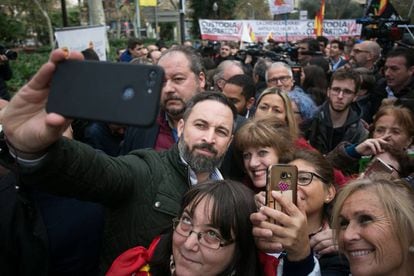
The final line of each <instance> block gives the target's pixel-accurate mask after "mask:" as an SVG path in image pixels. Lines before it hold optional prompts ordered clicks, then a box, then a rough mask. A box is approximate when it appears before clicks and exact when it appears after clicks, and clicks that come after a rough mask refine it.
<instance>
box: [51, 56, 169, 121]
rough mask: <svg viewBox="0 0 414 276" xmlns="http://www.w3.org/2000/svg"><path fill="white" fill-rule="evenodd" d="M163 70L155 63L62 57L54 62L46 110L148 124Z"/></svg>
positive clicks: (156, 105) (152, 118) (153, 113)
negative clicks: (55, 65) (64, 59)
mask: <svg viewBox="0 0 414 276" xmlns="http://www.w3.org/2000/svg"><path fill="white" fill-rule="evenodd" d="M163 80H164V71H163V69H162V68H161V67H159V66H156V65H144V64H130V63H112V62H102V61H93V60H83V61H81V60H66V61H63V62H61V63H59V64H58V65H57V68H56V71H55V73H54V75H53V78H52V82H51V89H50V93H49V97H48V101H47V104H46V111H47V112H48V113H50V112H55V113H58V114H61V115H63V116H65V117H68V118H78V119H88V120H93V121H102V122H109V123H116V124H122V125H135V126H150V125H151V124H153V123H154V122H155V119H156V117H157V114H158V110H159V103H160V93H161V89H162V85H163Z"/></svg>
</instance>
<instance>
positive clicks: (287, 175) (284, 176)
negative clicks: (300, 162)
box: [280, 172, 291, 179]
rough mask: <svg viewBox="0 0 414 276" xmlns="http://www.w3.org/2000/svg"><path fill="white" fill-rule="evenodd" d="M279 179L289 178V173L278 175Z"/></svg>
mask: <svg viewBox="0 0 414 276" xmlns="http://www.w3.org/2000/svg"><path fill="white" fill-rule="evenodd" d="M280 178H281V179H287V178H291V174H290V173H288V172H282V173H281V174H280Z"/></svg>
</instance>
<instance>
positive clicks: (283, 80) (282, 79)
mask: <svg viewBox="0 0 414 276" xmlns="http://www.w3.org/2000/svg"><path fill="white" fill-rule="evenodd" d="M291 79H292V77H291V76H281V77H278V78H271V79H268V80H267V82H268V83H273V84H277V83H278V82H281V83H283V84H286V83H287V82H288V81H290V80H291Z"/></svg>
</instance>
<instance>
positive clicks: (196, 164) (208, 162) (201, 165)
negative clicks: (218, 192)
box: [178, 136, 224, 173]
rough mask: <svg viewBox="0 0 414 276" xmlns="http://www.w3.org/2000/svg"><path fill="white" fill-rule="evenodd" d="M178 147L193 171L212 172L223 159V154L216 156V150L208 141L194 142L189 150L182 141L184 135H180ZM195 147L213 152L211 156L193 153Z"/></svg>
mask: <svg viewBox="0 0 414 276" xmlns="http://www.w3.org/2000/svg"><path fill="white" fill-rule="evenodd" d="M178 149H179V151H180V154H181V156H182V158H184V160H185V161H186V162H187V164H188V165H189V166H190V168H191V169H192V170H193V171H194V172H195V173H204V172H212V171H213V170H214V169H215V168H218V167H220V165H221V162H222V161H223V158H224V155H223V156H217V150H216V149H215V148H214V147H213V146H212V145H210V144H208V143H201V144H196V145H194V146H193V149H192V150H190V147H189V146H188V144H187V143H186V142H185V141H184V137H183V136H182V137H180V139H179V141H178ZM195 149H204V150H208V151H210V152H211V153H213V154H214V156H213V157H208V156H204V155H201V154H197V153H195V152H194V151H195Z"/></svg>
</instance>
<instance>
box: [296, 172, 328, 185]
mask: <svg viewBox="0 0 414 276" xmlns="http://www.w3.org/2000/svg"><path fill="white" fill-rule="evenodd" d="M314 176H315V177H317V178H319V179H320V180H322V181H323V182H325V183H327V182H328V181H327V180H326V179H325V178H323V177H322V176H320V175H319V174H317V173H314V172H304V171H299V172H298V185H300V186H307V185H309V184H310V183H311V182H312V180H313V177H314Z"/></svg>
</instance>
